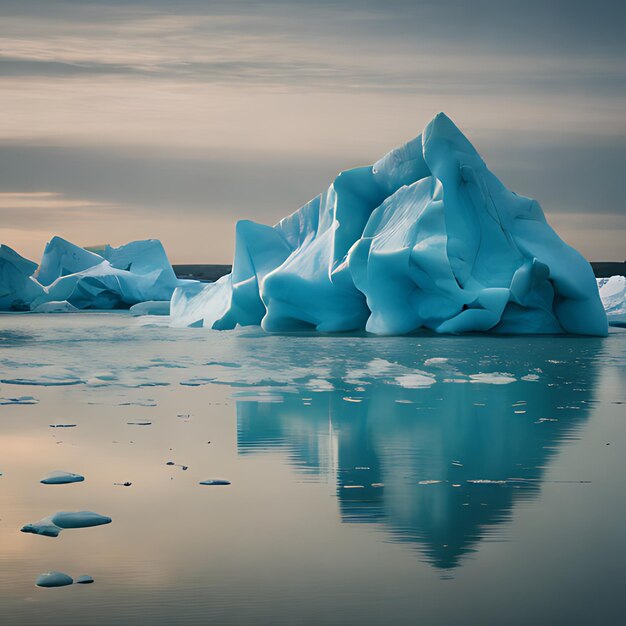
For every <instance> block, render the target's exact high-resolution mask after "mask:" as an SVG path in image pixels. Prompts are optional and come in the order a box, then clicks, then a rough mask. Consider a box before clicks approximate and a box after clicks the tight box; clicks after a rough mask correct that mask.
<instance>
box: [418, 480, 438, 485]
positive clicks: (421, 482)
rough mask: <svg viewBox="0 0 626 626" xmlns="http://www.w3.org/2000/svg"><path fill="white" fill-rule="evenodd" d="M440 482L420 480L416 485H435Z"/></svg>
mask: <svg viewBox="0 0 626 626" xmlns="http://www.w3.org/2000/svg"><path fill="white" fill-rule="evenodd" d="M440 482H441V481H440V480H420V481H419V483H418V485H436V484H438V483H440Z"/></svg>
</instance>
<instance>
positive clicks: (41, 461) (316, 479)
mask: <svg viewBox="0 0 626 626" xmlns="http://www.w3.org/2000/svg"><path fill="white" fill-rule="evenodd" d="M625 375H626V330H622V329H611V331H610V333H609V336H608V337H606V338H601V337H582V336H579V337H568V336H536V337H533V336H521V337H506V336H499V337H494V336H484V335H465V336H445V337H444V336H435V335H431V334H423V335H415V336H408V337H373V336H367V335H364V334H362V335H359V336H353V335H352V336H351V335H343V336H341V335H340V336H324V335H306V334H304V335H303V334H300V335H271V334H265V333H263V332H262V331H260V330H259V329H256V328H244V329H236V330H233V331H224V332H211V331H207V330H206V329H195V328H184V329H176V328H170V327H168V326H167V318H163V317H140V318H136V317H132V316H131V315H130V314H128V313H127V312H113V313H94V312H91V313H86V314H83V313H72V314H63V315H32V314H7V315H3V316H2V324H1V326H0V405H1V406H0V473H1V474H2V475H1V476H0V546H1V548H0V624H2V625H6V626H21V625H27V624H28V625H29V626H31V625H33V624H36V625H38V624H46V626H56V625H59V626H60V625H63V626H68V625H76V626H78V625H80V626H91V625H98V626H99V625H110V624H114V623H119V624H125V625H135V624H137V625H139V624H141V625H142V626H143V625H145V624H163V625H171V624H194V625H195V624H220V625H222V624H233V625H235V624H236V625H245V624H267V625H282V624H285V625H292V624H311V625H316V624H320V623H327V624H337V625H344V624H359V625H363V624H372V625H373V624H381V623H393V624H420V623H421V624H429V625H431V624H434V625H438V624H442V625H443V624H481V625H484V624H503V623H506V624H520V625H521V624H531V623H538V622H539V621H541V623H551V624H581V625H582V624H592V623H594V624H617V623H620V622H621V620H622V619H623V610H624V609H625V608H626V601H625V600H624V594H623V581H624V579H625V578H626V565H625V563H624V558H623V555H624V554H625V553H626V552H625V550H626V535H625V533H624V531H623V528H624V519H626V490H625V489H624V475H625V473H626V454H625V452H624V451H625V450H626V411H625V407H626V404H625V403H626V391H625V390H624V380H625ZM50 426H56V427H54V428H51V427H50ZM60 426H65V427H64V428H63V427H60ZM68 426H71V427H68ZM59 471H63V472H68V473H73V474H78V475H80V476H82V477H84V480H83V481H79V482H74V483H68V484H55V485H46V484H42V483H41V482H40V481H41V480H42V478H43V477H45V476H48V475H50V474H51V473H52V472H59ZM210 481H214V482H213V483H211V482H210ZM202 483H205V484H204V485H203V484H202ZM222 483H229V484H222ZM207 484H208V485H209V486H207ZM62 511H68V512H72V511H74V512H75V511H95V512H98V514H101V515H104V516H107V517H110V518H111V520H112V521H111V523H108V524H103V525H99V526H96V527H89V528H72V529H71V530H67V531H64V532H62V533H61V534H60V535H59V536H58V537H47V536H40V535H36V534H30V533H21V532H20V528H22V527H23V526H24V525H26V524H28V523H32V522H34V521H36V520H41V519H44V518H46V517H47V516H50V515H54V514H55V513H57V512H62ZM46 572H63V573H67V574H68V575H69V576H71V577H77V576H79V575H82V574H88V575H89V576H91V577H93V579H94V581H95V582H94V584H90V585H75V584H73V585H67V586H63V587H60V588H51V589H49V588H39V587H37V586H36V584H35V582H36V580H37V579H38V577H39V576H40V575H41V574H43V573H46ZM390 616H393V618H392V619H391V618H390Z"/></svg>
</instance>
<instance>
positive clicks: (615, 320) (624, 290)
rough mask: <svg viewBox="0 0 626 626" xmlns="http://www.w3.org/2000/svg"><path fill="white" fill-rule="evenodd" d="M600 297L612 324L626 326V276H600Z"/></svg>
mask: <svg viewBox="0 0 626 626" xmlns="http://www.w3.org/2000/svg"><path fill="white" fill-rule="evenodd" d="M598 289H599V290H600V298H602V304H603V305H604V310H605V311H606V316H607V318H608V320H609V324H610V325H611V326H626V277H624V276H611V278H598Z"/></svg>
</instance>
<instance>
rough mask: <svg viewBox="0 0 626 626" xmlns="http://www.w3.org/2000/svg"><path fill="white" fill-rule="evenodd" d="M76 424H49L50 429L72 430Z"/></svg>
mask: <svg viewBox="0 0 626 626" xmlns="http://www.w3.org/2000/svg"><path fill="white" fill-rule="evenodd" d="M75 426H76V424H50V428H74V427H75Z"/></svg>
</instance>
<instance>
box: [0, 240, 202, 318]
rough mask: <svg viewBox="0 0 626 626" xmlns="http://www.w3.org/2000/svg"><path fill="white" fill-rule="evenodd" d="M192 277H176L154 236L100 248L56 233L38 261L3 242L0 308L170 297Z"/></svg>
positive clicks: (119, 304) (120, 304) (111, 304)
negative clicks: (93, 249) (91, 248)
mask: <svg viewBox="0 0 626 626" xmlns="http://www.w3.org/2000/svg"><path fill="white" fill-rule="evenodd" d="M189 282H193V281H185V280H180V279H178V278H176V275H175V274H174V270H173V269H172V266H171V265H170V262H169V260H168V258H167V255H166V254H165V250H164V249H163V246H162V245H161V242H160V241H158V240H156V239H148V240H145V241H133V242H131V243H128V244H126V245H123V246H120V247H119V248H113V247H111V246H108V245H107V246H105V247H104V248H103V249H102V251H101V253H100V254H96V253H95V252H91V251H89V250H85V249H84V248H81V247H79V246H77V245H75V244H73V243H70V242H69V241H66V240H65V239H62V238H61V237H53V238H52V239H51V240H50V242H49V243H48V244H47V245H46V249H45V251H44V254H43V257H42V259H41V263H40V264H39V266H37V264H36V263H33V262H32V261H29V260H27V259H25V258H23V257H21V256H20V255H19V254H18V253H17V252H15V251H14V250H12V249H11V248H9V247H8V246H0V311H7V310H9V311H10V310H22V311H28V310H30V311H34V312H42V313H45V312H52V313H55V312H70V311H76V310H77V309H118V308H129V307H131V306H133V305H136V304H138V303H142V302H146V301H169V300H170V298H171V297H172V293H173V292H174V289H176V287H179V286H181V285H186V284H188V283H189Z"/></svg>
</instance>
